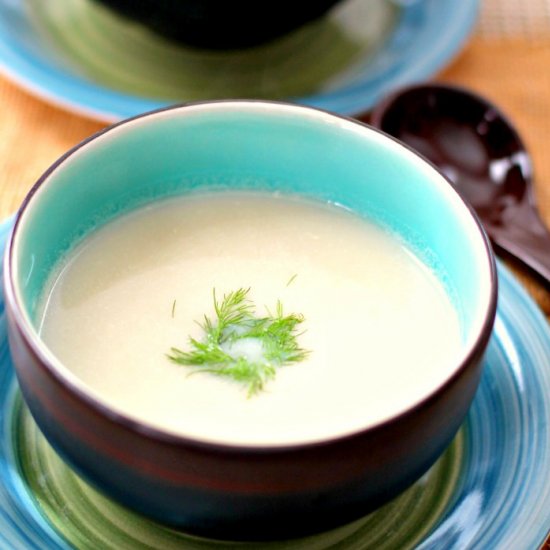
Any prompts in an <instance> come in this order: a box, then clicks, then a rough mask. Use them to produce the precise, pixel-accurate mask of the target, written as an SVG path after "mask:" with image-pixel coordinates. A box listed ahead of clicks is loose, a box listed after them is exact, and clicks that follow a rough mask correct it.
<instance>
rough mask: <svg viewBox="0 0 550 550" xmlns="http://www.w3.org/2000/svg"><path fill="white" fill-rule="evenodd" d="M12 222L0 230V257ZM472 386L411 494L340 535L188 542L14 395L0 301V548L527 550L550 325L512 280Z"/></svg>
mask: <svg viewBox="0 0 550 550" xmlns="http://www.w3.org/2000/svg"><path fill="white" fill-rule="evenodd" d="M10 228H11V222H6V223H4V224H3V225H1V226H0V253H1V252H2V249H3V247H4V242H5V239H6V237H7V234H8V232H9V230H10ZM499 283H500V298H499V305H498V313H497V319H496V324H495V329H494V334H493V337H492V340H491V343H490V346H489V349H488V353H487V358H486V364H485V370H484V374H483V378H482V382H481V385H480V388H479V391H478V394H477V396H476V398H475V401H474V404H473V406H472V408H471V411H470V413H469V415H468V418H467V421H466V422H465V424H464V426H463V427H462V429H461V430H460V432H459V434H458V436H457V438H456V439H455V441H454V442H453V444H452V445H451V446H450V447H449V449H448V450H447V451H446V453H445V454H444V455H443V457H442V458H441V459H440V460H439V461H438V462H437V463H436V465H435V466H434V467H433V468H432V469H431V470H430V471H429V472H428V473H427V474H426V475H425V476H424V477H423V478H422V479H421V480H420V481H418V482H417V483H416V484H415V485H414V486H413V487H411V488H410V489H409V490H408V491H406V492H405V493H403V494H402V495H401V496H399V497H398V498H397V499H395V500H394V501H392V502H390V503H389V504H387V505H386V506H384V507H383V508H381V509H379V510H377V511H376V512H374V513H372V514H370V515H368V516H366V517H365V518H363V519H361V520H359V521H356V522H354V523H352V524H350V525H347V526H344V527H341V528H339V529H336V530H333V531H330V532H326V533H322V534H319V535H315V536H313V537H308V538H305V539H300V540H291V541H285V542H276V543H275V542H273V543H264V544H261V545H260V544H248V545H247V544H240V543H230V542H222V541H209V540H205V539H198V538H195V537H191V536H188V535H185V534H183V533H179V532H176V531H172V530H170V529H168V528H166V527H163V526H160V525H157V524H155V523H152V522H150V521H148V520H145V519H143V518H141V517H139V516H137V515H135V514H134V513H132V512H130V511H128V510H126V509H123V508H121V507H120V506H118V505H117V504H115V503H113V502H111V501H109V500H108V499H106V498H105V497H103V496H102V495H100V494H99V493H97V492H96V491H95V490H94V489H92V488H91V487H89V486H88V485H87V484H86V483H85V482H83V481H82V480H81V479H79V478H78V477H77V476H76V475H75V474H74V473H73V472H72V471H71V470H70V469H69V468H68V467H67V466H66V465H65V464H64V463H63V462H62V461H61V459H60V458H59V457H58V456H57V455H56V454H55V452H54V451H53V450H52V449H51V447H50V446H49V445H48V443H47V442H46V441H45V439H44V438H43V436H42V435H41V434H40V432H39V431H38V429H37V427H36V425H35V423H34V421H33V420H32V418H31V416H30V414H29V412H28V411H27V409H26V407H25V405H24V404H23V402H22V399H21V397H20V394H19V391H18V388H17V382H16V380H15V376H14V373H13V369H12V365H11V360H10V356H9V352H8V347H7V336H6V326H5V317H4V303H3V299H2V298H1V296H0V548H1V549H18V550H19V549H43V550H61V549H62V550H67V549H70V548H78V549H90V550H97V549H99V548H101V549H102V550H110V549H112V550H141V549H143V550H145V549H149V550H151V549H158V550H176V549H186V550H207V549H210V548H211V549H217V550H221V549H237V548H244V547H247V548H249V549H250V550H252V549H254V550H256V549H269V550H277V549H281V550H283V549H288V550H293V549H300V550H301V549H303V550H321V549H328V548H334V549H339V550H344V549H347V550H368V549H373V550H394V549H399V550H404V549H407V548H419V549H422V550H431V549H433V550H440V549H443V548H444V549H445V550H453V549H454V550H458V549H461V550H462V549H479V550H486V549H487V548H491V549H499V550H502V549H509V550H522V549H526V550H527V549H534V548H537V547H538V546H540V544H542V542H543V541H544V539H545V537H546V535H547V533H548V530H549V528H550V477H549V476H548V472H549V471H550V330H549V328H548V325H547V323H546V320H545V319H544V317H543V316H542V314H541V313H540V311H539V310H538V309H537V307H536V306H535V304H534V303H533V302H532V300H531V299H530V298H529V297H528V296H527V294H526V293H525V291H524V290H523V289H522V288H521V287H520V286H519V284H518V283H517V282H516V281H515V280H514V279H513V277H512V276H511V275H510V273H509V272H508V271H507V270H506V269H505V268H503V267H502V266H500V267H499Z"/></svg>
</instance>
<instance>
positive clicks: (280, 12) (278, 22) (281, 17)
mask: <svg viewBox="0 0 550 550" xmlns="http://www.w3.org/2000/svg"><path fill="white" fill-rule="evenodd" d="M95 1H96V2H100V3H101V4H103V5H105V6H107V7H109V8H111V9H112V10H114V11H116V12H117V13H119V14H121V15H124V16H125V17H127V18H129V19H133V20H134V21H137V22H139V23H141V24H143V25H145V26H146V27H148V28H149V29H151V30H153V31H155V32H157V33H158V34H161V35H163V36H165V37H166V38H169V39H171V40H176V41H177V42H180V43H183V44H187V45H189V46H194V47H197V48H209V49H238V48H250V47H252V46H257V45H259V44H262V43H264V42H269V41H270V40H274V39H275V38H278V37H279V36H282V35H284V34H286V33H288V32H290V31H292V30H294V29H297V28H298V27H300V26H302V25H304V24H305V23H308V22H309V21H313V20H314V19H317V18H319V17H321V16H322V15H323V14H325V13H326V12H327V11H328V10H329V9H330V8H331V7H332V6H333V5H335V4H336V3H337V2H338V1H339V0H317V1H316V2H293V1H291V0H279V1H277V2H247V1H244V2H243V1H236V2H235V1H233V2H223V1H220V0H95Z"/></svg>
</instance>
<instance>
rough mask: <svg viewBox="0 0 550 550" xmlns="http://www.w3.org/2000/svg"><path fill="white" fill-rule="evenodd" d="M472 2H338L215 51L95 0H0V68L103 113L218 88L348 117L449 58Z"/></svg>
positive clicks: (113, 116) (130, 111)
mask: <svg viewBox="0 0 550 550" xmlns="http://www.w3.org/2000/svg"><path fill="white" fill-rule="evenodd" d="M477 10H478V0H460V1H456V0H345V1H343V2H342V3H341V5H340V6H339V7H338V8H337V9H336V10H334V11H333V12H331V13H330V15H329V16H327V17H325V18H324V19H322V20H320V21H318V22H316V23H314V24H312V25H309V26H307V27H305V28H303V29H301V30H299V31H297V32H295V33H293V34H291V35H289V36H287V37H284V38H282V39H279V40H277V41H276V42H274V43H272V44H270V45H267V46H263V47H258V48H254V49H252V50H247V51H241V52H226V53H215V52H204V51H198V50H193V49H190V48H184V47H180V46H176V45H174V44H171V43H169V42H167V41H164V40H163V39H161V38H159V37H157V36H155V35H153V34H152V33H149V32H148V31H146V30H145V29H143V28H141V27H139V26H136V25H134V24H132V23H130V22H128V21H126V20H124V19H122V18H119V17H118V16H114V15H113V14H111V12H109V11H108V10H105V9H104V8H103V7H102V6H100V5H96V4H95V3H94V2H93V1H91V0H55V1H45V0H0V67H1V68H2V69H3V71H4V72H5V74H7V75H8V76H9V77H11V78H12V79H13V80H15V81H16V82H18V83H19V84H20V85H21V86H23V87H24V88H26V89H27V90H29V91H31V92H32V93H34V94H36V95H38V96H40V97H42V98H44V99H46V100H48V101H50V102H53V103H55V104H57V105H60V106H62V107H64V108H66V109H69V110H71V111H76V112H79V113H81V114H85V115H88V116H90V117H93V118H97V119H101V120H106V121H114V120H118V119H122V118H126V117H129V116H133V115H136V114H138V113H141V112H144V111H149V110H152V109H155V108H158V107H161V106H164V105H166V104H169V103H175V102H182V101H189V100H203V99H214V98H222V97H256V98H265V99H287V100H295V101H298V102H302V103H306V104H308V105H312V106H315V107H320V108H323V109H327V110H331V111H334V112H337V113H340V114H356V113H358V112H361V111H364V110H366V109H368V108H370V107H372V105H373V104H374V103H375V102H376V101H378V100H379V99H381V98H382V97H383V96H384V95H385V94H387V93H388V92H389V91H390V90H392V89H394V88H396V87H398V86H402V85H406V84H410V83H412V82H414V81H419V80H423V79H426V78H429V77H430V76H432V75H433V74H434V73H435V72H437V71H438V70H440V69H442V68H443V67H444V66H445V65H446V64H448V63H449V62H450V60H451V59H452V58H453V56H455V55H456V54H457V53H458V52H459V51H460V49H461V47H462V46H463V45H464V43H465V41H466V39H467V37H468V35H469V33H470V31H471V29H472V27H473V24H474V22H475V20H476V16H477Z"/></svg>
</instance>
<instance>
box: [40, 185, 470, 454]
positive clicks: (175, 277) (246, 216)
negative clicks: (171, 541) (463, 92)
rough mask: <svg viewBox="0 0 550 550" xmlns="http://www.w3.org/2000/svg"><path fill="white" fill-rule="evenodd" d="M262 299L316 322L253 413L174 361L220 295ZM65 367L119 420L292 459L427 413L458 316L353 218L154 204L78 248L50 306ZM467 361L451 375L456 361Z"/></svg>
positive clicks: (456, 338) (212, 204)
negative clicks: (419, 407) (412, 413)
mask: <svg viewBox="0 0 550 550" xmlns="http://www.w3.org/2000/svg"><path fill="white" fill-rule="evenodd" d="M249 287H250V295H249V296H250V298H251V299H252V300H253V301H254V303H255V304H256V306H257V309H258V313H263V312H264V311H265V307H266V306H267V307H268V308H270V309H271V310H272V311H273V309H274V308H275V304H276V303H277V300H281V303H282V304H283V306H284V311H285V313H291V312H293V313H299V314H302V315H303V316H304V322H303V323H302V324H301V325H300V327H299V328H300V330H302V329H303V330H304V332H303V334H301V335H300V336H299V337H298V340H299V345H300V346H301V347H303V348H305V349H307V350H309V351H310V353H309V355H308V357H307V359H305V360H304V361H301V362H298V363H295V364H291V365H288V366H282V367H281V368H279V369H278V370H277V374H276V377H275V379H274V380H272V381H270V382H269V383H268V384H267V386H266V387H265V390H264V391H262V392H260V393H259V394H257V395H255V396H252V397H248V395H247V392H246V389H244V388H243V386H242V385H239V384H237V383H236V382H234V381H232V380H227V379H224V378H219V377H216V376H214V375H211V374H208V373H199V374H195V375H193V376H189V373H190V372H191V370H192V369H190V368H189V367H186V366H181V365H177V364H174V363H173V362H171V361H170V360H169V359H168V358H167V353H169V351H170V348H172V347H174V346H175V347H178V348H181V349H187V348H188V338H189V336H193V337H194V338H197V339H199V340H200V339H201V338H202V337H203V335H204V332H203V330H202V329H201V327H200V326H199V325H198V324H197V321H202V320H203V316H204V315H205V314H206V315H208V316H210V317H212V318H215V315H214V308H213V299H212V292H213V289H215V290H216V293H217V295H218V296H223V294H224V293H228V292H231V291H234V290H237V289H239V288H249ZM39 323H40V327H39V328H40V333H41V335H42V338H43V339H44V341H45V342H46V343H47V345H48V346H49V348H50V349H51V351H52V352H53V354H54V355H55V356H56V357H57V358H58V359H59V360H60V361H61V362H62V363H63V364H64V365H65V366H66V367H67V368H68V369H69V370H70V371H72V372H73V373H74V374H75V375H76V376H77V377H78V378H79V379H80V380H81V381H83V382H84V383H85V384H86V385H87V386H88V387H89V388H91V390H92V392H93V393H94V394H95V395H96V396H100V399H102V400H103V401H105V402H107V403H109V404H110V405H111V406H112V407H114V408H115V409H117V410H119V411H120V412H123V413H125V414H127V415H130V416H132V417H135V418H138V419H140V420H142V421H144V422H147V423H148V424H150V425H153V426H155V427H159V428H161V429H163V430H165V431H169V432H173V433H178V434H184V435H188V436H195V437H199V438H201V439H203V440H209V441H218V442H227V443H245V444H254V445H257V444H267V445H279V444H291V443H295V442H301V441H315V440H319V439H322V438H326V437H331V436H336V435H338V434H342V433H349V432H351V431H354V430H356V429H359V428H362V427H365V426H368V425H371V424H373V423H376V422H379V421H381V420H384V419H386V418H388V417H390V416H392V415H394V414H396V413H397V412H399V411H401V410H403V409H404V408H405V407H407V406H408V405H410V404H412V403H414V402H416V401H417V400H419V399H421V398H422V396H423V395H425V394H426V392H429V391H430V390H431V389H433V388H435V387H436V386H437V385H438V384H439V382H440V381H441V380H442V379H443V378H444V377H445V376H446V375H447V374H448V373H449V372H451V370H452V369H453V368H454V367H455V363H456V357H457V355H458V353H459V350H460V347H461V334H460V327H459V321H458V316H457V314H456V311H455V309H454V308H453V306H452V304H451V301H450V299H449V297H448V296H447V294H446V292H445V290H444V288H443V286H442V285H441V283H440V282H439V281H438V279H437V277H436V276H435V274H434V273H433V272H432V271H431V270H430V269H428V268H427V267H426V266H425V265H424V264H423V263H422V262H421V261H419V259H418V258H417V257H416V256H415V255H414V254H413V253H412V252H411V251H410V250H409V249H408V248H407V247H406V246H404V244H403V243H402V242H401V241H400V240H399V239H398V238H396V237H395V236H394V235H392V234H391V233H389V232H387V231H386V230H384V229H382V228H380V227H378V226H377V225H375V224H373V223H371V222H368V221H366V220H364V219H363V218H360V217H358V216H356V215H355V214H352V213H350V212H348V211H346V210H345V209H343V208H340V207H337V206H332V205H325V204H322V203H316V202H310V201H306V200H304V199H297V198H292V197H288V196H287V197H285V196H277V195H268V194H259V193H258V194H254V193H245V192H222V193H211V194H197V195H191V196H187V197H182V198H175V199H170V200H166V201H162V202H158V203H155V204H153V205H150V206H148V207H145V208H143V209H140V210H137V211H134V212H132V213H130V214H128V215H126V216H122V217H120V218H119V219H117V220H115V221H113V222H110V223H108V224H106V225H105V226H103V227H101V228H100V229H98V230H96V231H95V232H93V233H92V234H91V235H90V236H89V237H87V238H86V239H85V240H84V241H83V243H82V244H80V245H79V246H77V247H76V248H75V249H74V250H73V251H72V252H71V253H70V254H69V255H68V258H67V260H66V261H65V262H64V263H63V265H61V266H60V267H59V269H58V270H57V272H56V273H55V274H54V276H52V278H51V284H50V285H49V286H48V288H47V289H46V292H45V294H44V296H43V306H42V308H41V315H40V318H39ZM453 358H454V359H453Z"/></svg>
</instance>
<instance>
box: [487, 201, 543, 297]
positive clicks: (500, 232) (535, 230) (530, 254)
mask: <svg viewBox="0 0 550 550" xmlns="http://www.w3.org/2000/svg"><path fill="white" fill-rule="evenodd" d="M487 232H488V233H489V236H490V237H491V239H492V241H493V243H494V244H495V245H496V246H497V247H500V248H502V249H503V250H504V251H505V252H508V253H509V254H511V255H512V256H514V257H515V258H517V259H518V260H520V261H521V262H523V263H524V264H525V265H526V266H527V267H529V268H531V269H532V270H533V271H535V272H536V273H537V274H538V275H539V276H540V277H542V279H544V281H545V282H546V284H547V285H549V286H550V231H549V230H548V228H547V227H546V226H545V225H544V222H543V221H542V220H541V219H540V218H539V216H538V215H537V214H536V212H533V215H532V216H530V217H529V223H528V224H524V223H522V224H521V225H519V224H517V225H509V226H506V227H487Z"/></svg>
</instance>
